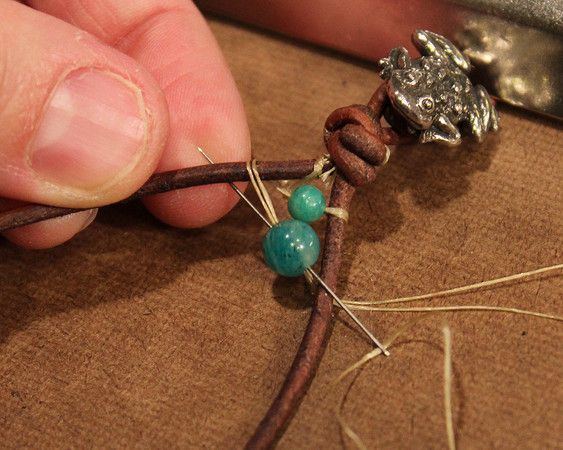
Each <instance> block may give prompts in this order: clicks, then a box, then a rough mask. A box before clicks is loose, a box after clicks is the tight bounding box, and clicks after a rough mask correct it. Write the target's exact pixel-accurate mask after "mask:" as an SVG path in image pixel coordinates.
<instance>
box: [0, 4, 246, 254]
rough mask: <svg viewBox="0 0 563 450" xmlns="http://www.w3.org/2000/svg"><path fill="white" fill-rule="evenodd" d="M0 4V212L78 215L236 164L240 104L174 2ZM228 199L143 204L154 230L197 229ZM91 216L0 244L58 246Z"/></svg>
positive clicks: (205, 40)
mask: <svg viewBox="0 0 563 450" xmlns="http://www.w3.org/2000/svg"><path fill="white" fill-rule="evenodd" d="M26 3H27V4H28V5H29V6H25V5H22V4H20V3H17V2H14V1H11V0H0V17H1V20H0V123H1V124H2V126H1V127H0V141H1V142H2V146H1V147H0V210H6V209H11V208H13V207H16V206H19V205H20V204H21V203H22V202H23V203H27V202H32V203H43V204H50V205H56V206H64V207H78V208H90V207H95V206H99V205H103V204H108V203H113V202H116V201H119V200H121V199H123V198H126V197H127V196H129V195H130V194H131V193H133V192H134V191H135V190H137V189H138V188H139V187H140V186H141V185H142V184H143V183H144V182H145V181H146V180H147V178H148V177H149V176H150V175H152V174H153V173H154V172H155V171H164V170H173V169H177V168H180V167H188V166H194V165H199V164H203V163H204V162H205V161H204V160H202V158H201V155H200V154H199V153H198V152H197V151H196V146H202V147H203V148H205V149H206V152H208V153H210V154H211V155H212V156H213V157H214V159H215V160H216V161H240V160H246V159H248V158H249V155H250V138H249V133H248V127H247V124H246V119H245V115H244V110H243V106H242V102H241V99H240V96H239V94H238V92H237V89H236V86H235V84H234V81H233V79H232V77H231V75H230V73H229V70H228V68H227V66H226V64H225V61H224V60H223V57H222V55H221V53H220V50H219V48H218V46H217V44H216V42H215V40H214V38H213V36H212V34H211V32H210V30H209V29H208V27H207V25H206V23H205V21H204V19H203V18H202V16H201V15H200V13H199V11H198V10H197V8H196V7H195V6H194V5H193V4H192V3H191V2H190V1H187V0H134V1H133V0H132V1H128V2H120V1H116V0H30V1H28V2H26ZM236 200H237V197H236V195H235V194H234V193H233V192H231V190H230V189H229V188H228V186H223V185H217V186H206V187H198V188H191V189H189V190H183V191H175V192H170V193H166V194H160V195H158V196H154V197H151V198H147V199H146V200H145V205H146V206H147V208H148V209H149V210H150V211H151V212H152V213H153V214H154V215H155V216H156V217H158V218H159V219H161V220H162V221H164V222H166V223H168V224H171V225H174V226H179V227H199V226H204V225H207V224H209V223H211V222H213V221H215V220H217V219H219V218H220V217H221V216H223V215H224V214H225V213H226V212H227V211H229V210H230V209H231V208H232V207H233V206H234V204H235V203H236ZM95 213H96V210H95V209H93V210H89V211H84V212H81V213H77V214H73V215H70V216H67V217H63V218H58V219H52V220H48V221H45V222H42V223H38V224H33V225H29V226H26V227H22V228H19V229H15V230H11V231H8V232H6V233H5V236H6V237H7V238H8V239H9V240H11V241H13V242H15V243H16V244H19V245H21V246H24V247H28V248H47V247H52V246H55V245H58V244H60V243H62V242H64V241H66V240H68V239H70V238H71V237H72V236H74V235H75V234H76V233H78V232H79V231H81V230H82V229H84V228H85V227H86V226H87V225H89V224H90V223H91V222H92V220H93V219H94V217H95Z"/></svg>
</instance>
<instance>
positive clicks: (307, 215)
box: [287, 184, 326, 223]
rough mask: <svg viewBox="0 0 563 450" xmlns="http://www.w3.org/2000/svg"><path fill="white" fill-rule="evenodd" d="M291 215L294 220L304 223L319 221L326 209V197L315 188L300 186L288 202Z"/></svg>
mask: <svg viewBox="0 0 563 450" xmlns="http://www.w3.org/2000/svg"><path fill="white" fill-rule="evenodd" d="M287 208H288V209H289V214H291V217H293V218H294V219H298V220H302V221H303V222H307V223H310V222H314V221H315V220H319V219H320V218H321V217H322V216H323V214H324V212H325V208H326V201H325V196H324V195H323V193H322V192H321V191H320V190H319V189H318V188H316V187H315V186H309V185H307V184H306V185H303V186H299V187H298V188H297V189H295V190H294V191H293V192H292V193H291V197H289V201H288V202H287Z"/></svg>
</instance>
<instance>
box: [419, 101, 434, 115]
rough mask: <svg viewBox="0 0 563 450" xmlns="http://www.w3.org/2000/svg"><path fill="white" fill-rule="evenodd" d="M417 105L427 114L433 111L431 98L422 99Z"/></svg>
mask: <svg viewBox="0 0 563 450" xmlns="http://www.w3.org/2000/svg"><path fill="white" fill-rule="evenodd" d="M418 105H419V106H420V107H421V108H422V109H423V110H424V111H427V112H432V111H434V100H432V98H431V97H422V98H421V99H420V100H419V102H418Z"/></svg>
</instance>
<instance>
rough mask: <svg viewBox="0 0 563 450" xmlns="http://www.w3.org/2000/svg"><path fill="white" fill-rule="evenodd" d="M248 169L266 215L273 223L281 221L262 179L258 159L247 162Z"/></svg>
mask: <svg viewBox="0 0 563 450" xmlns="http://www.w3.org/2000/svg"><path fill="white" fill-rule="evenodd" d="M246 170H247V171H248V176H249V178H250V182H251V183H252V187H253V188H254V190H255V191H256V195H258V199H259V200H260V203H261V204H262V207H263V208H264V211H265V213H266V216H268V219H269V220H270V223H271V224H272V225H275V224H277V223H279V220H278V216H277V215H276V211H275V209H274V206H273V204H272V200H271V198H270V196H269V194H268V191H267V190H266V187H265V186H264V183H262V180H261V179H260V175H259V174H258V169H257V167H256V160H255V159H253V160H252V162H247V163H246Z"/></svg>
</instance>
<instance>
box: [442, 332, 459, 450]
mask: <svg viewBox="0 0 563 450" xmlns="http://www.w3.org/2000/svg"><path fill="white" fill-rule="evenodd" d="M442 334H443V336H444V417H445V418H446V435H447V437H448V448H449V449H450V450H455V449H456V445H455V434H454V419H453V412H452V333H451V331H450V327H449V325H448V324H447V323H444V325H442Z"/></svg>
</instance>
